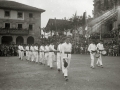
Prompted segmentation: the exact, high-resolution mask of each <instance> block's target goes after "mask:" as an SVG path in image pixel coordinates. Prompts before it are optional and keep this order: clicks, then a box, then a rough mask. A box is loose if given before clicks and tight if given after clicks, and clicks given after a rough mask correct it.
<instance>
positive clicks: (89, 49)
mask: <svg viewBox="0 0 120 90" xmlns="http://www.w3.org/2000/svg"><path fill="white" fill-rule="evenodd" d="M88 51H89V52H91V44H90V45H89V46H88Z"/></svg>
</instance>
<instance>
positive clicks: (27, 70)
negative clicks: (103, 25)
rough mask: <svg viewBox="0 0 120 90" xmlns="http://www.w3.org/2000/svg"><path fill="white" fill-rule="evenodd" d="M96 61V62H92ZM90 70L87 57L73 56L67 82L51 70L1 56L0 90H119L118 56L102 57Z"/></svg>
mask: <svg viewBox="0 0 120 90" xmlns="http://www.w3.org/2000/svg"><path fill="white" fill-rule="evenodd" d="M95 62H96V60H95ZM103 64H104V68H100V67H97V66H95V69H91V68H90V58H89V55H72V60H71V65H70V69H69V81H68V82H66V81H65V80H64V78H63V75H62V73H61V72H60V73H59V72H58V71H57V69H56V62H54V68H53V69H52V70H51V69H50V68H48V67H47V66H43V65H40V64H35V63H33V62H28V61H26V60H25V58H24V61H21V60H19V59H18V57H0V90H120V57H112V56H104V57H103Z"/></svg>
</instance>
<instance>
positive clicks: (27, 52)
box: [26, 51, 29, 60]
mask: <svg viewBox="0 0 120 90" xmlns="http://www.w3.org/2000/svg"><path fill="white" fill-rule="evenodd" d="M28 57H29V51H26V60H28Z"/></svg>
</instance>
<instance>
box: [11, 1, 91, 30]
mask: <svg viewBox="0 0 120 90" xmlns="http://www.w3.org/2000/svg"><path fill="white" fill-rule="evenodd" d="M9 1H16V2H20V3H23V4H27V5H30V6H33V7H37V8H40V9H44V10H45V12H43V13H42V14H41V27H42V28H43V27H45V26H46V25H47V22H48V20H49V19H50V18H51V19H54V18H56V19H63V18H66V19H69V18H71V17H72V16H73V14H75V12H77V15H78V16H81V15H83V12H85V11H86V12H87V15H91V16H92V10H93V0H9Z"/></svg>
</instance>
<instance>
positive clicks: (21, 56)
mask: <svg viewBox="0 0 120 90" xmlns="http://www.w3.org/2000/svg"><path fill="white" fill-rule="evenodd" d="M23 56H24V51H21V52H20V58H21V60H23Z"/></svg>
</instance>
